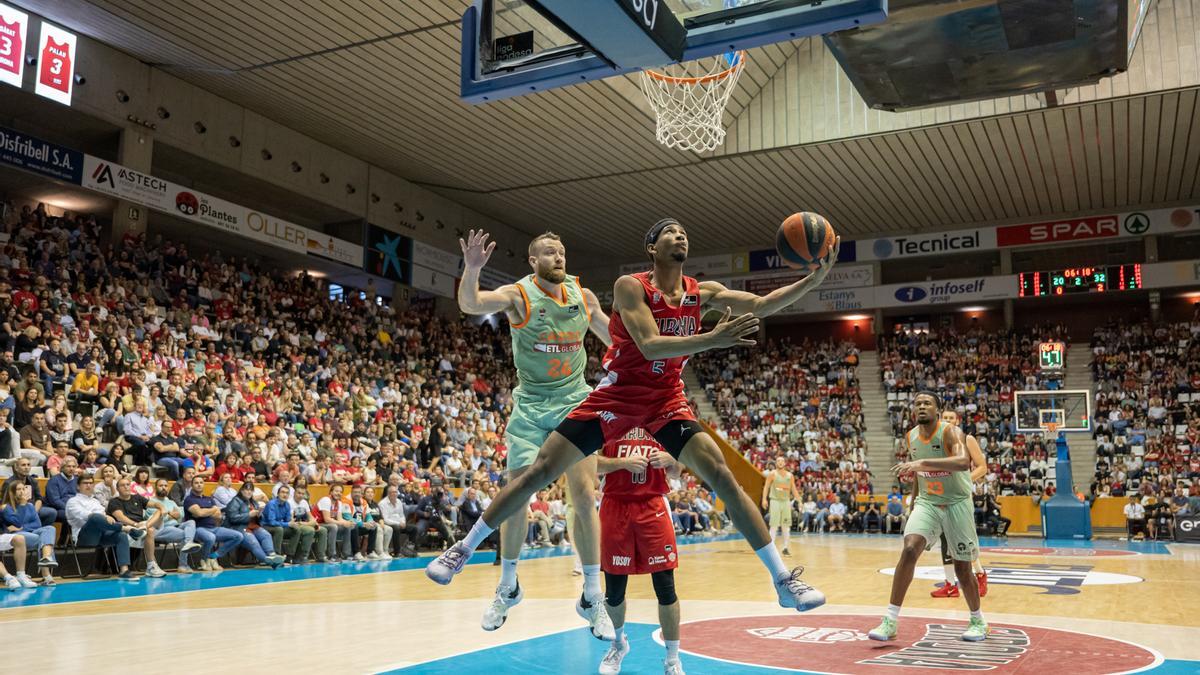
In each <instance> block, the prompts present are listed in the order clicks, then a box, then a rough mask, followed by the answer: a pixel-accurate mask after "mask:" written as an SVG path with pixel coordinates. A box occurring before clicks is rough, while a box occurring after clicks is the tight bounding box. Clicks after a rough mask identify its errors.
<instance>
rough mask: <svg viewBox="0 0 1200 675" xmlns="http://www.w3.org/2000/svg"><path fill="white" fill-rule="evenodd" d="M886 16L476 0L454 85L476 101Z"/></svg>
mask: <svg viewBox="0 0 1200 675" xmlns="http://www.w3.org/2000/svg"><path fill="white" fill-rule="evenodd" d="M886 18H887V0H804V1H801V0H475V2H474V3H473V4H472V6H471V7H469V8H467V11H466V13H465V14H463V22H462V31H463V32H462V73H461V74H462V91H461V93H462V98H463V100H464V101H467V102H469V103H483V102H487V101H494V100H498V99H503V98H509V97H513V96H520V95H523V94H531V93H535V92H539V91H545V90H546V89H553V88H556V87H563V86H568V85H572V84H579V83H581V82H586V81H589V80H596V79H601V78H605V77H612V76H614V75H620V74H624V73H630V72H634V71H637V70H641V69H643V68H652V67H657V66H663V65H666V64H668V63H672V62H679V61H691V60H694V59H698V58H703V57H706V56H715V55H718V54H723V53H726V52H734V51H740V50H746V49H751V48H754V47H759V46H762V45H766V44H771V43H775V42H786V41H790V40H794V39H797V38H801V37H806V36H810V35H823V34H825V33H829V32H833V31H838V30H844V29H847V28H855V27H860V26H866V25H869V24H873V23H878V22H880V21H883V20H884V19H886Z"/></svg>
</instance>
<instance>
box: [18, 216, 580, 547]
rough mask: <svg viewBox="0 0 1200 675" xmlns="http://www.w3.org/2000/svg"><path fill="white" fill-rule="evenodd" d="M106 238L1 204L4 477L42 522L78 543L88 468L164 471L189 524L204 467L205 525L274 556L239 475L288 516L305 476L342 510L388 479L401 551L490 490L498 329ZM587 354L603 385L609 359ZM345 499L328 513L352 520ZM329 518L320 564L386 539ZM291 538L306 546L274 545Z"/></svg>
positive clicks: (105, 483)
mask: <svg viewBox="0 0 1200 675" xmlns="http://www.w3.org/2000/svg"><path fill="white" fill-rule="evenodd" d="M100 235H101V233H100V231H99V227H98V225H97V221H96V219H95V218H94V217H90V216H85V215H74V214H63V215H60V216H55V215H52V214H51V213H50V212H49V211H48V210H47V208H46V207H45V206H43V205H38V206H37V207H33V208H31V207H28V206H27V207H24V208H22V209H16V208H8V209H4V219H3V228H2V230H0V240H2V243H0V471H2V472H3V473H4V474H12V473H14V472H15V473H16V474H17V475H16V476H14V477H13V478H10V480H9V482H13V481H14V480H15V481H18V482H21V483H22V484H25V485H28V486H31V487H30V491H31V492H35V493H36V494H31V495H30V501H31V503H32V505H33V508H34V509H35V510H36V512H37V515H38V520H39V522H40V523H41V525H40V526H39V527H45V526H47V525H52V524H53V523H55V522H56V521H57V522H59V523H64V524H67V525H69V526H70V527H69V529H70V530H72V532H71V536H72V537H75V538H77V537H79V536H80V532H79V529H80V528H79V527H76V526H77V525H79V526H82V525H84V524H85V523H84V522H83V521H80V522H78V523H75V522H72V521H71V519H70V517H69V515H70V514H69V513H68V512H69V508H68V501H69V500H70V499H71V498H72V497H74V496H75V495H76V494H77V493H79V492H81V490H80V489H79V478H80V477H83V476H87V477H89V478H92V479H93V481H92V482H93V487H94V488H95V490H96V491H97V492H99V493H100V494H101V495H102V496H106V497H107V498H108V499H109V500H111V499H113V498H114V495H115V493H116V492H117V491H118V489H119V486H120V485H121V483H122V481H123V480H124V479H125V478H128V480H129V482H130V489H131V490H132V491H133V493H134V494H135V495H137V496H138V497H140V498H143V499H146V500H148V501H149V500H153V499H154V498H155V487H154V485H155V481H156V479H160V478H161V479H166V481H167V482H168V483H169V484H170V485H171V488H170V491H171V493H172V495H173V500H174V504H175V506H177V507H179V508H181V509H183V510H184V511H185V513H184V514H183V515H184V518H183V519H182V520H183V521H189V520H194V519H190V518H189V517H188V516H189V515H190V509H189V507H188V505H187V504H185V499H186V498H187V497H188V496H189V493H190V492H191V490H190V488H189V487H188V485H189V483H188V481H190V480H194V479H202V480H205V481H214V482H221V483H222V487H219V488H218V492H219V493H221V494H220V495H217V498H218V499H221V500H222V503H221V504H220V505H219V507H218V506H216V505H213V506H203V507H202V508H203V509H204V510H205V512H206V513H208V512H210V510H211V509H214V508H219V511H220V513H221V514H222V515H221V516H216V515H215V514H216V511H212V513H213V514H214V515H211V516H205V518H219V519H221V520H222V522H221V523H220V524H219V526H215V527H214V528H213V531H214V532H216V533H218V534H221V535H222V536H225V537H226V539H222V540H221V541H226V540H227V541H230V542H232V541H233V538H232V536H231V535H226V534H225V533H224V532H222V530H235V531H236V530H237V529H238V528H237V527H236V526H234V522H236V523H237V525H240V526H242V529H243V530H249V531H250V533H251V535H250V536H251V538H252V539H253V540H254V543H250V542H249V540H246V545H247V548H248V549H249V552H250V554H252V555H253V556H255V557H256V558H259V559H260V560H266V561H274V560H275V557H273V556H272V554H273V551H272V549H274V550H282V549H281V548H280V544H285V542H283V541H282V540H280V541H276V540H275V539H278V537H275V538H272V539H267V538H266V537H265V536H264V535H261V534H258V532H260V531H271V532H275V533H279V534H285V535H286V534H290V532H288V531H287V530H286V529H285V528H284V527H283V526H282V525H279V524H278V522H279V521H278V517H279V516H280V515H281V511H280V509H279V508H278V507H276V508H274V509H269V508H268V506H269V504H268V501H269V500H271V499H272V498H273V496H274V495H273V494H269V495H267V496H266V499H265V500H260V501H256V502H255V503H253V504H251V503H249V502H246V503H245V504H244V506H245V507H247V508H245V509H241V508H238V503H237V502H238V500H237V498H236V494H238V493H240V490H235V489H234V488H233V487H231V486H239V487H240V486H242V485H243V484H244V483H246V482H250V483H251V484H252V485H257V486H266V485H274V486H282V485H287V486H289V487H290V488H291V489H290V504H289V505H290V506H291V507H292V510H293V512H294V513H293V516H294V517H295V516H302V515H303V514H301V513H300V511H301V510H302V509H299V508H297V507H298V505H297V499H300V500H301V501H303V500H302V498H303V494H304V489H305V488H306V487H307V486H308V485H312V484H327V485H331V486H332V485H333V484H339V485H342V486H344V488H345V489H344V503H345V504H349V505H353V504H354V499H355V498H354V497H353V493H354V491H356V490H358V489H359V488H373V491H375V492H377V493H378V494H379V496H380V502H379V503H383V502H384V501H386V499H387V497H386V495H384V494H383V491H384V490H385V489H386V488H387V487H388V486H394V487H396V488H398V489H397V490H396V491H397V493H398V495H397V497H398V498H399V499H400V500H401V501H404V502H405V503H406V504H407V507H406V509H405V510H404V511H403V516H404V517H405V518H407V519H408V520H409V521H410V522H411V523H412V527H410V528H408V529H409V530H410V533H411V535H412V536H411V544H412V545H423V544H425V543H426V541H427V539H428V537H429V536H430V535H432V536H433V537H434V538H435V539H437V538H440V539H448V538H450V537H452V536H453V532H452V531H450V530H451V528H453V527H455V526H457V525H458V524H459V523H458V520H459V517H460V506H461V505H462V502H463V501H464V500H466V495H467V493H468V492H469V493H470V494H471V495H473V496H475V497H476V498H479V497H485V498H486V495H487V494H488V493H489V492H491V493H494V490H495V489H496V485H497V484H498V481H499V480H500V477H501V475H502V473H503V470H504V465H505V457H506V454H507V448H506V447H505V445H504V440H503V430H504V422H505V420H506V419H507V417H508V414H509V412H510V411H511V406H512V397H511V387H512V386H513V385H514V373H513V370H512V367H511V363H512V360H511V345H510V342H509V339H508V336H507V331H506V328H505V326H504V324H503V322H500V323H496V322H488V321H483V322H479V321H470V320H466V319H463V318H461V317H459V316H458V315H457V313H454V314H453V316H450V315H446V316H441V315H438V313H437V312H436V311H435V308H434V306H433V304H432V303H429V304H424V305H420V306H416V307H411V308H408V309H405V310H394V309H393V308H391V307H389V306H387V304H386V303H382V302H380V301H379V298H377V297H376V292H375V290H374V288H373V286H368V288H367V289H366V290H364V291H363V292H361V293H360V294H359V295H358V296H357V297H344V298H331V297H330V293H329V289H328V287H327V286H326V284H325V283H324V282H322V281H321V280H319V279H317V278H314V277H312V276H308V275H305V274H284V273H272V272H270V271H266V270H263V269H260V268H259V267H258V266H256V265H255V264H254V263H253V262H252V261H251V260H246V259H238V258H232V257H227V256H224V255H223V254H221V253H212V254H205V255H192V254H191V253H190V252H189V251H188V249H187V247H186V246H183V245H180V244H175V243H172V242H170V241H165V240H161V239H158V238H154V239H152V240H151V241H147V240H146V239H145V238H144V237H142V236H128V237H125V238H124V239H123V240H121V241H116V242H113V243H112V245H111V246H102V245H101V243H100V241H101V240H100ZM590 347H591V350H590V351H591V353H593V355H594V356H593V358H592V359H591V360H590V363H589V377H591V378H592V379H593V380H594V379H595V377H596V372H597V371H598V363H599V362H598V358H596V356H598V355H599V353H601V351H600V346H599V343H598V342H591V343H590ZM105 467H110V468H109V469H105ZM39 468H40V472H41V473H42V475H44V476H46V477H49V479H50V480H49V482H48V484H47V485H46V491H45V492H46V494H45V495H42V494H41V490H40V489H39V488H38V484H37V481H36V480H34V479H33V477H32V475H31V474H33V473H38V472H39ZM451 487H456V488H464V490H463V493H462V495H460V496H459V497H457V498H455V497H453V495H451V494H450V492H449V491H448V488H451ZM256 489H258V488H256ZM275 491H276V490H272V491H271V492H272V493H274V492H275ZM260 492H261V490H260ZM228 493H233V494H234V496H233V497H232V498H230V497H229V494H228ZM255 494H259V492H256V493H255ZM14 498H15V497H14ZM230 505H233V506H234V508H235V509H236V512H235V513H233V514H230V513H229V507H230ZM102 506H103V502H102ZM313 508H314V510H316V509H315V505H313ZM340 508H341V507H337V508H335V509H334V513H331V514H330V518H333V519H335V520H337V519H338V518H341V520H342V521H347V520H348V519H347V518H345V517H344V516H345V513H344V512H343V511H341V510H339V509H340ZM352 510H353V509H352ZM93 511H94V509H93ZM247 511H248V512H249V513H250V514H251V516H250V520H249V521H246V520H245V519H244V517H245V512H247ZM318 511H319V510H318ZM153 512H154V513H157V512H156V511H153ZM86 515H87V516H88V518H84V520H89V519H90V520H93V521H96V522H98V520H99V519H100V518H91V517H92V516H98V517H102V518H103V519H104V520H105V523H106V525H108V526H109V528H108V529H110V530H111V529H114V528H115V529H121V528H116V526H115V524H114V523H112V522H108V521H109V520H117V521H118V522H119V523H121V524H122V525H121V527H122V528H125V529H124V530H123V532H124V533H125V534H126V535H127V534H128V533H129V532H130V531H131V530H129V529H128V528H130V527H133V526H130V525H128V524H126V523H124V521H122V520H120V519H119V518H113V516H112V515H111V514H109V513H106V512H103V511H100V512H94V513H88V514H86ZM126 515H127V516H128V514H126ZM143 515H144V514H143ZM231 515H232V517H233V520H231V519H230V516H231ZM264 517H268V518H269V517H274V518H275V520H272V521H271V522H272V523H276V524H274V525H267V524H265V523H263V522H262V520H263V518H264ZM476 517H477V516H476ZM463 518H464V520H465V519H467V518H469V516H466V515H464V516H463ZM316 519H317V520H318V521H320V520H322V518H321V516H320V515H318V516H316ZM160 520H169V519H164V518H162V517H161V516H160ZM139 522H140V521H139ZM315 524H322V525H324V523H315ZM423 525H425V526H427V529H425V528H423V527H422V526H423ZM152 527H153V526H151V525H147V526H145V527H143V528H142V529H143V530H148V529H151V528H152ZM197 528H198V529H197V533H198V534H197V537H196V541H199V542H200V544H201V546H203V547H206V548H205V549H204V550H205V551H207V546H208V545H209V542H206V541H205V537H204V535H203V534H202V533H203V531H204V530H205V527H202V526H197ZM339 528H341V529H339V530H338V538H336V539H334V538H333V537H332V536H326V537H324V538H322V537H319V534H318V533H317V532H316V531H315V529H316V528H313V529H314V532H312V533H311V534H312V535H313V541H314V545H313V548H314V554H315V553H316V549H318V548H319V544H321V542H325V544H324V545H325V546H326V547H327V548H326V552H327V553H329V554H330V555H331V556H332V555H333V554H334V551H335V546H336V547H337V548H336V551H337V555H339V556H342V557H347V556H348V557H352V558H353V557H355V556H358V555H360V554H363V553H365V552H367V551H369V550H372V547H374V550H376V551H381V550H382V548H381V545H382V544H381V542H382V540H383V539H385V538H386V537H385V535H383V534H380V533H378V532H376V533H371V532H363V531H360V529H355V530H353V532H352V535H349V534H348V535H343V534H342V531H343V530H345V531H347V532H351V530H350V528H349V527H348V526H344V525H339ZM135 529H136V528H135ZM297 529H301V530H302V529H304V528H297ZM320 529H322V530H325V531H331V530H332V528H328V527H322V528H320ZM367 529H374V528H370V527H367V528H362V530H367ZM114 532H115V530H114ZM90 534H91V533H90V532H89V533H88V535H90ZM116 534H119V533H114V534H110V533H108V532H107V531H106V533H105V534H104V536H105V537H106V538H105V541H106V542H107V541H110V540H115V539H118V538H119V537H117V536H116ZM306 534H307V533H306ZM160 535H161V532H160ZM374 535H378V536H374ZM439 535H440V536H439ZM170 536H173V535H168V537H170ZM239 536H240V535H239ZM89 538H90V537H89ZM292 539H296V540H297V541H298V542H302V541H304V539H302V538H299V536H298V535H297V536H296V537H287V540H288V541H287V543H286V544H285V545H290V543H291V542H292ZM359 539H363V540H364V541H365V543H362V542H360V541H359ZM394 539H399V538H398V537H394ZM159 540H160V541H164V540H163V539H162V538H161V536H160V538H159ZM376 540H379V541H376ZM360 544H361V546H360ZM222 546H224V544H219V543H218V546H217V549H216V550H220V551H222V552H225V551H224V550H223V549H222V548H221V547H222ZM256 546H257V548H256ZM297 547H299V543H298V544H297ZM356 547H357V548H356ZM31 548H32V547H31ZM135 548H136V546H135ZM393 550H394V551H397V552H398V551H399V550H400V549H399V548H397V547H395V546H393ZM260 553H262V555H259V554H260ZM296 557H297V558H298V557H299V556H296ZM322 557H323V556H322Z"/></svg>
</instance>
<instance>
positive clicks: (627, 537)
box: [600, 497, 679, 575]
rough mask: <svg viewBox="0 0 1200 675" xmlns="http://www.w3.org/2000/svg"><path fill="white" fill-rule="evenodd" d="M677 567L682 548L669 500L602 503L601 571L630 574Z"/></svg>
mask: <svg viewBox="0 0 1200 675" xmlns="http://www.w3.org/2000/svg"><path fill="white" fill-rule="evenodd" d="M678 566H679V548H678V546H677V545H676V543H675V527H674V525H672V524H671V508H670V507H669V506H668V505H667V500H666V499H664V498H662V497H651V498H648V499H644V500H637V501H628V500H621V499H613V498H607V499H604V500H602V501H601V502H600V569H602V570H604V571H605V572H608V573H609V574H626V575H628V574H650V573H652V572H661V571H663V570H673V569H675V568H676V567H678Z"/></svg>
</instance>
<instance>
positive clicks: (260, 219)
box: [81, 155, 363, 269]
mask: <svg viewBox="0 0 1200 675" xmlns="http://www.w3.org/2000/svg"><path fill="white" fill-rule="evenodd" d="M81 185H82V186H83V187H85V188H87V189H89V190H95V191H96V192H102V193H104V194H107V195H111V196H113V197H117V198H119V199H124V200H126V201H131V202H134V203H137V204H141V205H143V206H145V207H147V208H151V209H154V210H156V211H161V212H163V213H168V214H171V215H173V216H177V217H179V218H183V219H184V220H189V221H191V222H194V223H200V224H202V225H207V226H209V227H213V228H216V229H219V230H224V231H225V232H229V233H230V234H236V235H238V236H240V237H246V238H247V239H253V240H255V241H260V242H262V243H265V244H269V245H271V246H275V247H278V248H282V249H286V250H289V251H292V252H293V253H301V254H309V255H315V256H319V257H322V258H328V259H330V260H335V261H337V262H340V263H345V264H347V265H351V266H353V267H356V268H360V269H361V268H362V266H363V257H362V255H363V254H362V245H361V244H353V243H351V242H348V241H345V240H343V239H338V238H337V237H331V236H329V235H327V234H323V233H320V232H312V231H310V230H309V229H308V228H306V227H302V226H300V225H297V224H295V223H290V222H288V221H286V220H283V219H280V218H276V217H275V216H272V215H270V214H266V213H262V212H260V211H255V210H253V209H249V208H246V207H245V206H241V205H239V204H234V203H233V202H228V201H225V200H224V199H218V198H217V197H213V196H212V195H207V194H204V193H203V192H200V191H198V190H193V189H191V188H188V187H186V186H183V185H178V184H175V183H172V182H170V181H166V180H163V179H161V178H155V177H154V176H151V175H149V174H146V173H142V172H140V171H134V170H133V169H130V168H128V167H124V166H121V165H120V164H115V163H113V162H109V161H106V160H103V159H100V158H98V157H93V156H91V155H85V156H84V158H83V176H82V180H81Z"/></svg>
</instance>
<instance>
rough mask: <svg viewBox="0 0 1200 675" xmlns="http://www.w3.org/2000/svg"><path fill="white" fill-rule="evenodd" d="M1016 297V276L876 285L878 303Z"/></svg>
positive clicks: (885, 304) (886, 305)
mask: <svg viewBox="0 0 1200 675" xmlns="http://www.w3.org/2000/svg"><path fill="white" fill-rule="evenodd" d="M1015 297H1017V276H1016V275H1015V274H1010V275H1007V276H999V277H976V278H971V279H948V280H941V281H918V282H913V283H907V284H890V285H887V286H876V287H875V306H876V307H904V306H907V305H939V304H950V303H959V302H975V301H979V300H1002V299H1005V298H1015Z"/></svg>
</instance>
